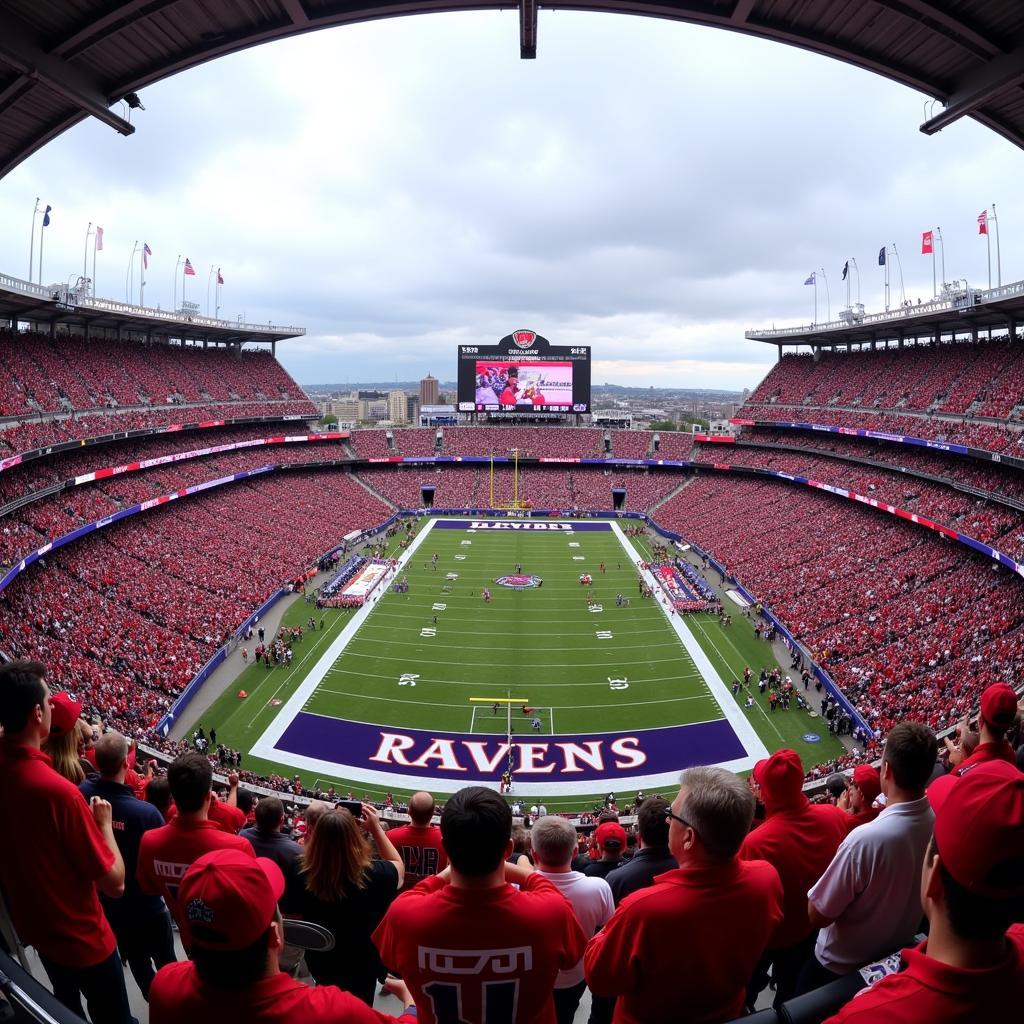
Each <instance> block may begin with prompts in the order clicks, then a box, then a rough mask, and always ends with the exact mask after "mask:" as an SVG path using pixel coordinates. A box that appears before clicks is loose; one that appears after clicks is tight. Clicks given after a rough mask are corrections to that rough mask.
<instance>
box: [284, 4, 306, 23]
mask: <svg viewBox="0 0 1024 1024" xmlns="http://www.w3.org/2000/svg"><path fill="white" fill-rule="evenodd" d="M281 6H282V7H283V8H284V9H285V12H286V13H287V15H288V17H289V18H291V19H292V24H293V25H296V26H302V25H308V24H309V14H308V13H307V11H306V8H305V7H303V6H302V0H281Z"/></svg>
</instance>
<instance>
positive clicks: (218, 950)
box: [149, 850, 415, 1024]
mask: <svg viewBox="0 0 1024 1024" xmlns="http://www.w3.org/2000/svg"><path fill="white" fill-rule="evenodd" d="M284 888H285V882H284V876H283V875H282V874H281V869H280V868H279V867H278V866H277V865H276V864H275V863H274V862H273V861H271V860H269V859H267V858H265V857H252V856H250V855H248V854H244V853H241V852H239V851H237V850H214V851H212V852H210V853H206V854H203V856H201V857H200V858H198V860H196V862H195V863H194V864H192V866H191V867H190V868H189V869H188V871H187V872H186V873H185V875H184V877H183V878H182V879H181V893H180V896H181V898H180V902H181V905H182V906H183V907H185V908H187V909H186V925H187V928H188V935H189V944H190V948H191V952H192V960H191V962H188V961H185V962H182V963H176V964H169V965H168V966H166V967H164V968H162V969H161V970H160V971H159V972H158V973H157V976H156V978H154V979H153V985H152V987H151V989H150V1000H149V1020H150V1024H180V1022H181V1021H188V1022H189V1024H224V1022H225V1021H230V1020H240V1021H245V1022H246V1024H278V1022H281V1024H293V1022H295V1021H303V1022H310V1024H327V1022H331V1024H335V1022H337V1024H381V1022H384V1021H391V1020H394V1018H392V1017H388V1016H385V1015H384V1014H382V1013H377V1012H375V1011H374V1010H371V1009H370V1008H369V1007H368V1006H366V1005H365V1004H363V1003H361V1002H360V1001H359V1000H358V999H356V998H355V996H352V995H350V994H349V993H348V992H342V991H341V990H340V989H337V988H334V987H333V986H330V985H318V986H317V987H316V988H311V987H310V986H309V985H303V984H302V983H301V982H298V981H295V980H294V979H293V978H291V977H289V976H288V975H287V974H283V973H281V969H280V964H279V955H280V952H281V949H282V948H283V946H284V939H283V933H284V923H283V921H282V919H281V912H280V910H279V909H278V906H277V903H278V900H279V899H280V898H281V895H282V893H283V892H284ZM389 988H390V990H391V991H392V992H394V993H395V994H396V995H398V996H399V998H402V999H403V1000H404V1002H405V1004H406V1005H409V1004H410V1003H411V1001H412V1000H411V998H410V997H409V994H408V989H407V988H406V987H405V986H404V985H403V984H402V983H401V982H391V983H390V984H389ZM399 1020H403V1021H410V1022H411V1021H414V1020H415V1016H413V1015H403V1016H402V1017H401V1018H399Z"/></svg>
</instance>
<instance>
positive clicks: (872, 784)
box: [853, 764, 882, 803]
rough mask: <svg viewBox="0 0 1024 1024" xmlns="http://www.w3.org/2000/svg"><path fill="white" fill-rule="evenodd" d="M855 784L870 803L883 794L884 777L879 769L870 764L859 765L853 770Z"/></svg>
mask: <svg viewBox="0 0 1024 1024" xmlns="http://www.w3.org/2000/svg"><path fill="white" fill-rule="evenodd" d="M853 784H854V785H855V786H856V787H857V788H858V789H859V790H860V791H861V792H862V793H863V794H864V799H865V800H867V801H868V803H871V802H872V801H873V800H874V799H875V798H876V797H877V796H878V794H879V793H881V792H882V776H881V775H880V774H879V772H878V769H877V768H872V767H871V765H869V764H859V765H857V767H856V768H854V769H853Z"/></svg>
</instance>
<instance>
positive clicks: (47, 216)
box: [43, 206, 53, 228]
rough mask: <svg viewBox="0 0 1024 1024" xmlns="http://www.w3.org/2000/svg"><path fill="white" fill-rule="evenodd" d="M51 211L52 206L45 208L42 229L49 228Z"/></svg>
mask: <svg viewBox="0 0 1024 1024" xmlns="http://www.w3.org/2000/svg"><path fill="white" fill-rule="evenodd" d="M52 209H53V207H52V206H47V208H46V213H44V214H43V227H44V228H46V227H49V226H50V211H51V210H52Z"/></svg>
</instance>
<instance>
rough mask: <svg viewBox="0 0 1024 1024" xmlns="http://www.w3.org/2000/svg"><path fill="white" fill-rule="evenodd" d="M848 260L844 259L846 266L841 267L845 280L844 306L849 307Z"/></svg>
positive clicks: (849, 275)
mask: <svg viewBox="0 0 1024 1024" xmlns="http://www.w3.org/2000/svg"><path fill="white" fill-rule="evenodd" d="M851 276H852V275H851V274H850V261H849V260H847V261H846V266H845V267H843V280H844V281H845V282H846V308H847V309H849V308H850V277H851Z"/></svg>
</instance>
